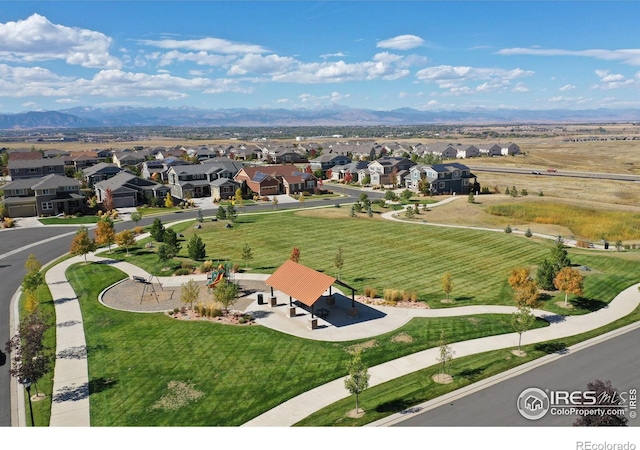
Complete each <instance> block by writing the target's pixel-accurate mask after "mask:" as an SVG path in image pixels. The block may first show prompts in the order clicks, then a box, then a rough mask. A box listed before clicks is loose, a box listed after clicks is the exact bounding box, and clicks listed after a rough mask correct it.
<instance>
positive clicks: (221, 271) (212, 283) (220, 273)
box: [207, 264, 229, 289]
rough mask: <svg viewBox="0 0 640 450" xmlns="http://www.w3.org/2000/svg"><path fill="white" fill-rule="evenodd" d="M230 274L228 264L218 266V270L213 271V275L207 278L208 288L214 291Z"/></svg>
mask: <svg viewBox="0 0 640 450" xmlns="http://www.w3.org/2000/svg"><path fill="white" fill-rule="evenodd" d="M228 273H229V268H228V267H227V264H220V265H218V269H217V270H213V271H211V273H210V274H209V276H208V277H207V288H209V289H213V288H214V287H216V286H217V284H218V283H220V282H221V281H222V280H223V279H224V278H225V277H226V276H227V274H228Z"/></svg>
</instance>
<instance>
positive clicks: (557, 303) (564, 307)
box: [556, 300, 573, 309]
mask: <svg viewBox="0 0 640 450" xmlns="http://www.w3.org/2000/svg"><path fill="white" fill-rule="evenodd" d="M556 306H558V307H559V308H562V309H573V305H572V304H571V303H567V304H566V305H565V304H564V300H562V301H557V302H556Z"/></svg>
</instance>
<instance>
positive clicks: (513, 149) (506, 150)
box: [499, 142, 520, 156]
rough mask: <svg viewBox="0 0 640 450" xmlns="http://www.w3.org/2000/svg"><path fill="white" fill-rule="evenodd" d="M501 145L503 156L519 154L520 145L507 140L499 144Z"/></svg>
mask: <svg viewBox="0 0 640 450" xmlns="http://www.w3.org/2000/svg"><path fill="white" fill-rule="evenodd" d="M499 145H500V147H501V152H502V155H503V156H510V155H519V154H520V147H519V146H518V144H514V143H513V142H509V143H507V144H499Z"/></svg>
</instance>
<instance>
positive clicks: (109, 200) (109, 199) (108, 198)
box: [102, 188, 115, 211]
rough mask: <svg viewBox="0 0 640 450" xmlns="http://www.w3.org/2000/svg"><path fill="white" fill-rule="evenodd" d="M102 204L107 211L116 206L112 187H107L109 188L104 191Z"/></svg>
mask: <svg viewBox="0 0 640 450" xmlns="http://www.w3.org/2000/svg"><path fill="white" fill-rule="evenodd" d="M102 206H103V207H104V209H106V210H107V211H111V210H112V209H114V208H115V206H114V203H113V191H112V190H111V188H107V190H106V191H105V192H104V198H103V199H102Z"/></svg>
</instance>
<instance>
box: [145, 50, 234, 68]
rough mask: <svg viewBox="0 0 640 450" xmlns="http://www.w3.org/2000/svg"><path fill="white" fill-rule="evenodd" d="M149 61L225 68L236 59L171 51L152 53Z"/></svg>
mask: <svg viewBox="0 0 640 450" xmlns="http://www.w3.org/2000/svg"><path fill="white" fill-rule="evenodd" d="M147 58H149V59H151V60H158V65H160V66H168V65H170V64H174V63H181V62H192V63H195V64H197V65H199V66H225V65H227V64H230V63H231V62H232V61H234V60H235V59H236V56H235V55H212V54H210V53H207V52H205V51H200V52H188V53H184V52H179V51H177V50H172V51H170V52H166V53H160V52H153V53H150V54H149V55H147Z"/></svg>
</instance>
